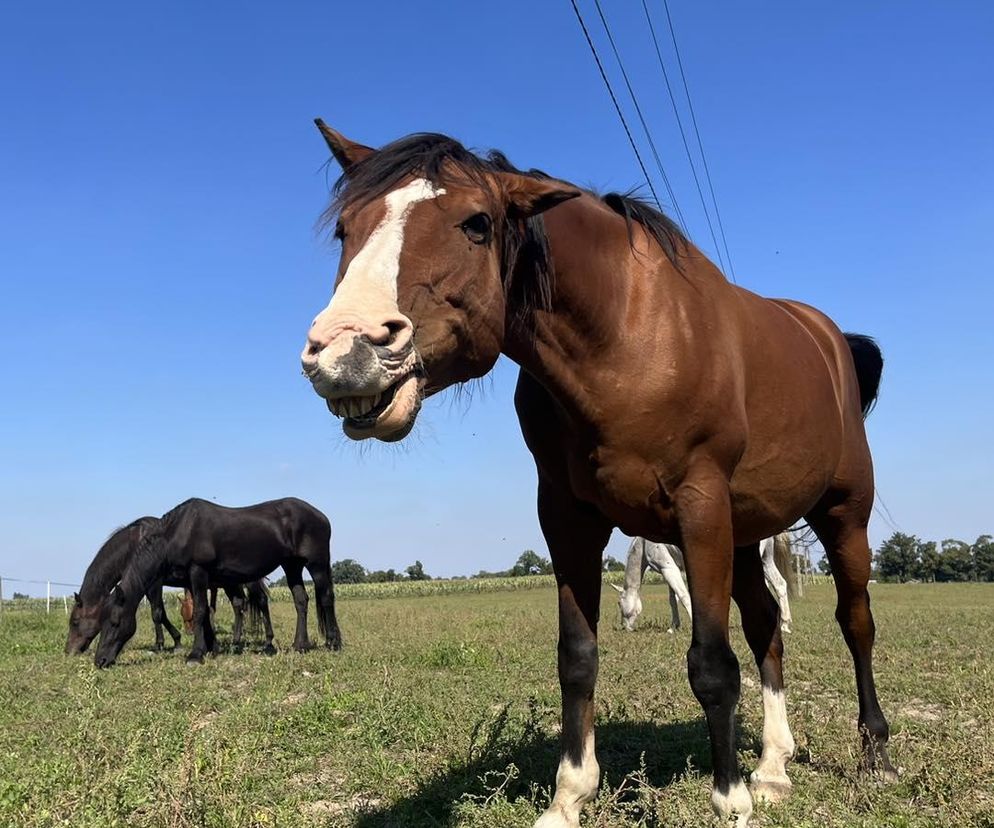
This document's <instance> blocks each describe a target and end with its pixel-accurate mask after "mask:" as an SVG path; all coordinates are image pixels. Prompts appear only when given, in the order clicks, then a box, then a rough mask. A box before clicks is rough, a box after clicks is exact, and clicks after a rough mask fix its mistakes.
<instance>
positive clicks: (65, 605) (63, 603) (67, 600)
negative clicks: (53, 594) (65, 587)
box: [62, 595, 69, 615]
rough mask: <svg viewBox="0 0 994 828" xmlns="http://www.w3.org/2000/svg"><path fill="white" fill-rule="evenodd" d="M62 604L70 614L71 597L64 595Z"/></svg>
mask: <svg viewBox="0 0 994 828" xmlns="http://www.w3.org/2000/svg"><path fill="white" fill-rule="evenodd" d="M62 606H63V608H64V609H65V611H66V615H68V614H69V599H68V598H67V597H66V596H65V595H63V596H62Z"/></svg>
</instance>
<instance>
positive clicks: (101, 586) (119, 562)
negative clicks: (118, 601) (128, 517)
mask: <svg viewBox="0 0 994 828" xmlns="http://www.w3.org/2000/svg"><path fill="white" fill-rule="evenodd" d="M157 523H158V518H154V517H141V518H138V520H133V521H132V522H131V523H128V524H126V525H125V526H121V527H119V528H117V529H115V530H114V531H113V532H111V533H110V535H109V536H108V538H107V540H106V541H104V543H103V545H101V547H100V549H99V550H98V551H97V554H96V555H95V556H94V557H93V560H92V561H91V562H90V565H89V566H88V567H87V568H86V574H85V575H84V576H83V583H82V585H81V586H80V588H79V593H80V597H81V598H82V599H83V600H84V601H92V600H96V599H99V598H103V596H105V595H106V594H107V593H108V592H110V590H111V587H113V586H114V584H116V583H117V582H118V581H119V580H120V578H121V575H122V573H123V572H124V570H125V568H126V567H127V565H128V562H129V561H130V559H131V558H132V556H133V555H134V553H135V549H134V548H132V544H131V533H132V532H136V531H137V532H140V536H141V537H143V536H144V535H147V534H148V533H149V532H150V531H151V530H153V529H154V527H155V525H156V524H157ZM138 545H140V544H135V547H137V546H138Z"/></svg>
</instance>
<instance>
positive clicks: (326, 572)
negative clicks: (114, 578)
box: [94, 497, 342, 667]
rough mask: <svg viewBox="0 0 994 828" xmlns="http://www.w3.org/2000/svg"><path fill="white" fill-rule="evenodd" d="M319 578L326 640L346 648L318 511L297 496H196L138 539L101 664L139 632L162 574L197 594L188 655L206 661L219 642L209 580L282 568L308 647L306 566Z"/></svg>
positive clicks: (299, 639) (303, 645) (239, 579)
mask: <svg viewBox="0 0 994 828" xmlns="http://www.w3.org/2000/svg"><path fill="white" fill-rule="evenodd" d="M305 566H306V567H307V570H308V572H309V573H310V575H311V578H312V579H313V581H314V593H315V597H316V598H317V603H318V625H319V627H320V629H321V632H322V634H323V635H324V636H325V643H326V645H327V646H328V647H329V648H331V649H334V650H338V649H340V648H341V646H342V639H341V633H340V632H339V629H338V622H337V620H336V619H335V596H334V590H333V588H332V583H331V524H330V523H329V522H328V518H326V517H325V516H324V515H323V514H322V513H321V512H319V511H318V510H317V509H315V508H314V507H313V506H311V505H310V504H309V503H305V502H304V501H303V500H298V499H297V498H294V497H288V498H282V499H280V500H270V501H267V502H265V503H257V504H255V505H254V506H244V507H241V508H231V507H227V506H219V505H217V504H216V503H210V502H208V501H206V500H200V499H199V498H192V499H190V500H187V501H185V502H184V503H181V504H180V505H179V506H177V507H176V508H174V509H172V510H171V511H169V512H167V513H166V514H164V515H163V516H162V518H161V519H160V521H159V523H158V525H157V526H156V527H154V529H153V530H152V531H150V532H148V533H147V534H146V535H145V536H144V537H143V538H142V540H141V542H140V543H139V544H138V548H137V550H136V552H135V554H134V555H133V556H132V558H131V561H130V562H129V563H128V565H127V567H126V568H125V570H124V573H123V574H122V576H121V581H120V583H119V584H118V585H117V586H116V587H115V588H114V590H113V592H112V593H111V596H110V601H109V604H110V607H109V610H108V612H107V614H106V617H105V618H104V620H103V623H102V625H101V630H100V644H99V646H98V647H97V652H96V655H95V657H94V662H95V663H96V665H97V666H98V667H109V666H110V665H111V664H113V663H114V660H115V659H116V658H117V656H118V654H119V653H120V652H121V648H122V647H123V646H124V644H125V643H126V642H127V641H128V640H129V639H130V638H131V636H133V635H134V633H135V628H136V626H137V624H136V620H135V613H136V611H137V609H138V604H139V603H140V602H141V598H142V595H144V593H145V590H146V589H148V587H149V586H150V585H151V584H152V583H154V582H155V581H156V580H157V579H160V578H167V579H170V580H171V579H173V578H183V579H184V580H186V581H187V582H188V583H189V584H190V590H191V592H192V593H193V603H194V608H193V628H194V643H193V649H192V650H191V651H190V654H189V656H187V661H191V662H202V661H203V660H204V655H205V653H207V652H208V651H214V649H215V646H216V641H215V636H214V629H213V626H212V624H211V620H210V612H209V609H208V604H207V590H208V587H209V586H210V584H212V583H214V584H218V585H219V586H226V585H232V584H242V583H246V582H248V581H254V580H257V579H258V578H262V577H264V576H266V575H268V574H269V573H270V572H272V571H273V570H274V569H276V568H277V567H282V568H283V571H284V572H285V573H286V580H287V583H288V584H289V586H290V590H291V592H292V593H293V602H294V605H295V607H296V610H297V632H296V635H295V636H294V641H293V646H294V649H296V650H306V649H309V648H310V642H309V640H308V637H307V591H306V590H305V589H304V581H303V570H304V567H305Z"/></svg>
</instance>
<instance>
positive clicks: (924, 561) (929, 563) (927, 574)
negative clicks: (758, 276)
mask: <svg viewBox="0 0 994 828" xmlns="http://www.w3.org/2000/svg"><path fill="white" fill-rule="evenodd" d="M941 561H942V556H941V555H940V554H939V550H938V549H937V548H936V544H935V541H929V542H928V543H919V545H918V562H917V564H916V565H915V571H914V577H916V578H918V580H920V581H925V582H926V583H931V582H932V581H934V580H935V576H936V573H937V572H938V571H939V564H940V563H941Z"/></svg>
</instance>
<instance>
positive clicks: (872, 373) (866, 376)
mask: <svg viewBox="0 0 994 828" xmlns="http://www.w3.org/2000/svg"><path fill="white" fill-rule="evenodd" d="M845 337H846V342H848V343H849V350H850V351H852V360H853V362H854V363H855V364H856V382H858V383H859V404H860V407H861V408H862V409H863V416H864V417H866V416H867V415H868V414H869V413H870V412H871V411H872V410H873V406H874V404H875V403H876V401H877V394H879V393H880V375H881V374H883V372H884V355H883V354H882V353H881V352H880V346H879V345H877V343H876V342H875V341H874V340H873V339H872V338H871V337H869V336H864V335H863V334H854V333H847V334H845Z"/></svg>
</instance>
